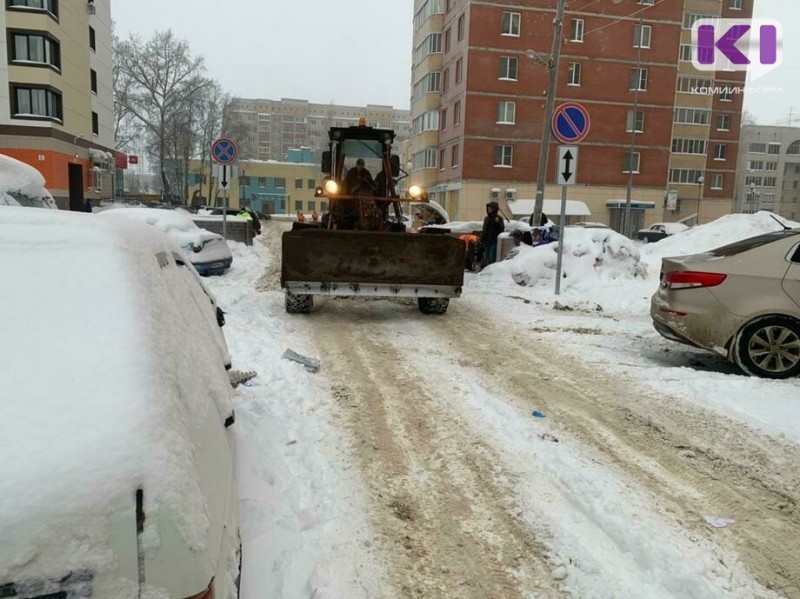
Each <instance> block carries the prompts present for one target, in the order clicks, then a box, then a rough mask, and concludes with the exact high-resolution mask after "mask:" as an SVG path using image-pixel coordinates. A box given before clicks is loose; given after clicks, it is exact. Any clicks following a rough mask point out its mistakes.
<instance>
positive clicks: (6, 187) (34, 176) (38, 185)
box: [0, 154, 45, 196]
mask: <svg viewBox="0 0 800 599" xmlns="http://www.w3.org/2000/svg"><path fill="white" fill-rule="evenodd" d="M44 183H45V179H44V176H43V175H42V173H40V172H39V171H38V170H37V169H35V168H34V167H32V166H30V165H29V164H26V163H24V162H22V161H20V160H17V159H16V158H12V157H11V156H6V155H5V154H0V193H8V192H11V191H18V192H21V193H24V194H25V195H29V196H38V195H41V190H42V189H43V188H44Z"/></svg>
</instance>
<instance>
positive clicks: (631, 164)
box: [622, 152, 641, 173]
mask: <svg viewBox="0 0 800 599" xmlns="http://www.w3.org/2000/svg"><path fill="white" fill-rule="evenodd" d="M640 159H641V154H639V152H625V160H624V161H623V163H622V172H623V173H638V172H639V161H640Z"/></svg>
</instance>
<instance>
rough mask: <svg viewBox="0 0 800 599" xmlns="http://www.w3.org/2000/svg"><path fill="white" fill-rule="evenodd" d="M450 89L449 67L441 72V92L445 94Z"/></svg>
mask: <svg viewBox="0 0 800 599" xmlns="http://www.w3.org/2000/svg"><path fill="white" fill-rule="evenodd" d="M449 89H450V69H445V70H444V72H443V73H442V93H443V94H446V93H447V91H448V90H449Z"/></svg>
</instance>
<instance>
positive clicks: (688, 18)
mask: <svg viewBox="0 0 800 599" xmlns="http://www.w3.org/2000/svg"><path fill="white" fill-rule="evenodd" d="M713 18H714V15H702V14H699V13H694V12H687V13H684V14H683V28H684V29H691V28H692V26H693V25H694V24H695V22H697V21H699V20H700V19H713Z"/></svg>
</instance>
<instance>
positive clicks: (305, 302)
mask: <svg viewBox="0 0 800 599" xmlns="http://www.w3.org/2000/svg"><path fill="white" fill-rule="evenodd" d="M313 307H314V296H313V295H294V294H293V293H289V292H288V291H287V292H286V312H287V313H289V314H309V313H310V312H311V308H313Z"/></svg>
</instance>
